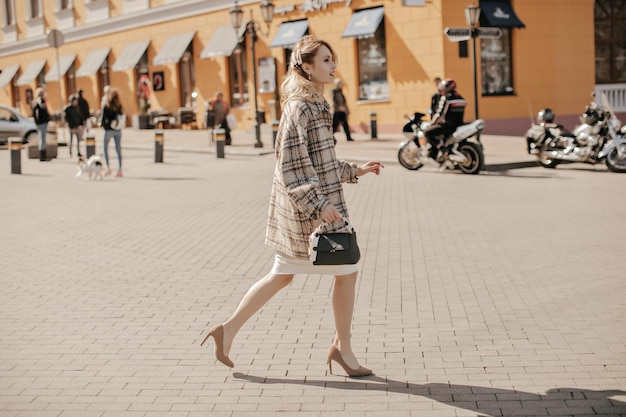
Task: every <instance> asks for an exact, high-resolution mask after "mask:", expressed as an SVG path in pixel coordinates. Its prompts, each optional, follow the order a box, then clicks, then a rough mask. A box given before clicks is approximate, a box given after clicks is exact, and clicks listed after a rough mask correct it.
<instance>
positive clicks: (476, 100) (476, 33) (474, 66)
mask: <svg viewBox="0 0 626 417" xmlns="http://www.w3.org/2000/svg"><path fill="white" fill-rule="evenodd" d="M477 36H478V29H476V28H472V62H473V65H472V68H473V75H474V120H478V79H477V70H476V37H477Z"/></svg>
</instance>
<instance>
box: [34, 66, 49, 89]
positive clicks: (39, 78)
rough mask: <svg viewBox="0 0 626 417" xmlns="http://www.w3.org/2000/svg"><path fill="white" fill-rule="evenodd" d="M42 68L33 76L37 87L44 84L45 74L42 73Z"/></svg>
mask: <svg viewBox="0 0 626 417" xmlns="http://www.w3.org/2000/svg"><path fill="white" fill-rule="evenodd" d="M44 68H45V67H44ZM44 68H42V69H41V71H40V72H39V75H37V78H35V85H36V86H37V87H45V86H46V74H45V73H44Z"/></svg>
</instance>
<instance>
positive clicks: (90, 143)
mask: <svg viewBox="0 0 626 417" xmlns="http://www.w3.org/2000/svg"><path fill="white" fill-rule="evenodd" d="M85 148H86V152H87V158H90V157H92V156H93V155H95V154H96V137H95V136H94V134H93V133H88V134H87V137H86V138H85Z"/></svg>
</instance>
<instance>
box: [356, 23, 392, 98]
mask: <svg viewBox="0 0 626 417" xmlns="http://www.w3.org/2000/svg"><path fill="white" fill-rule="evenodd" d="M357 51H358V57H359V62H358V65H359V100H388V99H389V84H388V82H387V52H386V48H385V27H384V24H383V23H381V24H380V25H379V26H378V29H377V30H376V33H375V34H374V36H372V37H369V38H365V39H357Z"/></svg>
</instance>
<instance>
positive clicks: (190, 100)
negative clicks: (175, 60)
mask: <svg viewBox="0 0 626 417" xmlns="http://www.w3.org/2000/svg"><path fill="white" fill-rule="evenodd" d="M179 76H180V105H181V107H194V106H195V104H196V102H195V101H196V97H195V94H193V93H194V91H195V90H196V73H195V70H194V65H193V42H192V43H190V44H189V47H188V48H187V50H186V51H185V53H184V54H183V56H182V58H181V59H180V63H179Z"/></svg>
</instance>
